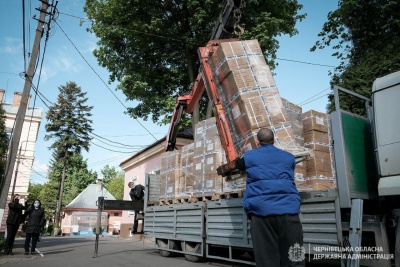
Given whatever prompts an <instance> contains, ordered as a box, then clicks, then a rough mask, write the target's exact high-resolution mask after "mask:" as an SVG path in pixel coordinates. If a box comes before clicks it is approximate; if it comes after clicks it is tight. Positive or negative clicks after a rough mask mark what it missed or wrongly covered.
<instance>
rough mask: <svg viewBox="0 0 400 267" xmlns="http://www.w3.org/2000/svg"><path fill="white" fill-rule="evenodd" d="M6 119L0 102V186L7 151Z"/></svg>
mask: <svg viewBox="0 0 400 267" xmlns="http://www.w3.org/2000/svg"><path fill="white" fill-rule="evenodd" d="M5 120H6V117H5V111H4V109H3V105H2V104H1V102H0V184H1V183H2V181H3V178H4V175H5V170H6V159H7V149H8V136H7V131H6V124H5V123H6V122H5Z"/></svg>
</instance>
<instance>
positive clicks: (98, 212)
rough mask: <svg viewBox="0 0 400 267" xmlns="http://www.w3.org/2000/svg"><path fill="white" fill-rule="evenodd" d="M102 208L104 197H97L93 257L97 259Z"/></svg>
mask: <svg viewBox="0 0 400 267" xmlns="http://www.w3.org/2000/svg"><path fill="white" fill-rule="evenodd" d="M103 206H104V197H99V198H98V200H97V223H96V242H95V244H94V256H93V258H97V257H98V256H99V254H98V251H99V236H100V233H101V232H100V228H101V212H102V211H103Z"/></svg>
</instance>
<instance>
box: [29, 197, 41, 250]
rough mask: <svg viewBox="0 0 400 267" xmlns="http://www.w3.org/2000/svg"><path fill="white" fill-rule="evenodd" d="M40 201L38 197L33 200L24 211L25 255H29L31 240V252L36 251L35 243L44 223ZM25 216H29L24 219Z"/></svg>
mask: <svg viewBox="0 0 400 267" xmlns="http://www.w3.org/2000/svg"><path fill="white" fill-rule="evenodd" d="M41 206H42V205H41V202H40V200H39V199H35V201H33V203H32V205H31V207H30V208H29V209H28V210H27V211H26V212H25V214H24V217H25V223H26V228H25V233H26V238H25V245H24V248H25V255H29V243H31V241H32V245H31V254H35V253H36V244H37V241H38V239H39V235H40V231H41V229H42V227H43V225H44V221H45V220H44V209H43V208H42V207H41ZM26 217H29V218H28V220H26Z"/></svg>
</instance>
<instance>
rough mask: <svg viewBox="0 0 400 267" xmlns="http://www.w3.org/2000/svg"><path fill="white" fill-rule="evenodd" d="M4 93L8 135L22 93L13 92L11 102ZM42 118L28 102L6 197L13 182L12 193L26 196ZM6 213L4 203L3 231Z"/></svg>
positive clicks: (12, 125) (1, 99) (0, 99)
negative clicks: (6, 99) (7, 100)
mask: <svg viewBox="0 0 400 267" xmlns="http://www.w3.org/2000/svg"><path fill="white" fill-rule="evenodd" d="M4 94H5V90H3V89H0V101H1V103H2V105H3V108H4V110H5V116H6V121H5V125H6V129H7V134H8V135H9V137H10V136H11V134H12V131H13V128H14V122H15V119H16V115H17V112H18V108H19V105H20V103H21V97H22V93H19V92H15V93H14V98H13V101H12V103H9V102H6V101H3V100H4ZM42 118H43V111H42V109H41V108H38V107H29V103H28V109H27V111H26V115H25V121H24V124H23V127H22V134H21V139H20V143H19V146H18V152H17V158H16V162H15V165H14V171H13V176H12V180H11V184H10V190H9V197H8V199H11V192H12V190H13V188H14V184H15V188H14V194H20V195H21V196H22V197H27V196H28V187H29V179H30V176H31V172H32V165H33V160H34V155H35V144H36V140H37V138H38V132H39V127H40V123H41V121H42ZM17 168H18V170H17ZM16 170H17V171H16ZM15 176H16V177H15ZM7 213H8V205H6V210H5V214H4V217H3V222H4V223H2V224H1V225H2V227H1V228H2V229H1V230H0V231H4V229H5V228H4V227H5V225H6V224H5V221H4V218H7ZM3 228H4V229H3Z"/></svg>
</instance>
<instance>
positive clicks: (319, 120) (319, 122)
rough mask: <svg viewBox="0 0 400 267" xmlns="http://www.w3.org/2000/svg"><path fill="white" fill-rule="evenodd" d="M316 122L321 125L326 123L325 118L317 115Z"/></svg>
mask: <svg viewBox="0 0 400 267" xmlns="http://www.w3.org/2000/svg"><path fill="white" fill-rule="evenodd" d="M315 122H316V123H317V124H320V125H324V118H322V117H315Z"/></svg>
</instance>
